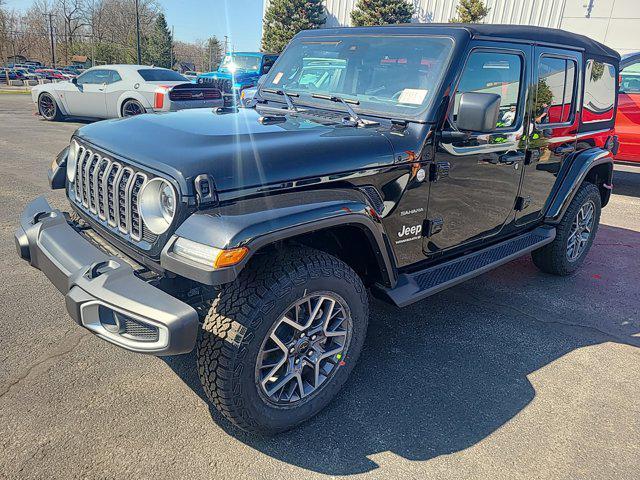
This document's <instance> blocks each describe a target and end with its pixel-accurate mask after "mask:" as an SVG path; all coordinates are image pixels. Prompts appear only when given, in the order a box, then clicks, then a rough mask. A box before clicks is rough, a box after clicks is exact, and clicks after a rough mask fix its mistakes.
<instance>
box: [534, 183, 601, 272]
mask: <svg viewBox="0 0 640 480" xmlns="http://www.w3.org/2000/svg"><path fill="white" fill-rule="evenodd" d="M601 208H602V207H601V198H600V191H599V190H598V187H596V186H595V185H594V184H593V183H588V182H585V183H583V184H582V185H581V186H580V188H579V189H578V192H577V193H576V195H575V197H573V200H572V201H571V203H570V204H569V207H568V208H567V211H566V212H565V214H564V217H562V221H561V222H560V223H559V224H558V226H557V228H556V238H555V239H554V240H553V242H551V243H549V244H548V245H545V246H544V247H542V248H539V249H538V250H535V251H533V252H532V253H531V257H532V258H533V263H534V264H535V265H536V266H537V267H538V268H539V269H540V270H542V271H543V272H546V273H551V274H553V275H560V276H564V275H570V274H571V273H573V272H575V271H576V270H577V269H578V268H579V267H580V265H582V262H584V259H585V257H586V256H587V254H588V253H589V250H590V249H591V245H592V244H593V240H594V238H595V236H596V233H597V232H598V225H599V224H600V211H601Z"/></svg>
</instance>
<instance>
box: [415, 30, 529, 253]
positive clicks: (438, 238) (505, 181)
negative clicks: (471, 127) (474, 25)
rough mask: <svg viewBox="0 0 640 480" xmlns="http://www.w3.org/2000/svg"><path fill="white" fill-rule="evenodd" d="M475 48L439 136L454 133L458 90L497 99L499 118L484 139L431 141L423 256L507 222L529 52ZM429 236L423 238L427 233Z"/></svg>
mask: <svg viewBox="0 0 640 480" xmlns="http://www.w3.org/2000/svg"><path fill="white" fill-rule="evenodd" d="M501 45H504V46H503V47H502V46H501V47H500V48H496V47H495V43H488V42H478V43H476V44H475V45H474V47H473V48H472V50H471V51H469V52H468V56H467V59H466V63H465V66H464V69H463V72H462V74H461V77H460V79H459V81H458V85H457V89H456V93H455V94H454V105H453V106H452V108H450V111H451V114H450V116H449V118H448V120H447V125H446V126H445V130H453V131H456V130H457V129H456V119H457V108H458V105H459V102H460V96H461V94H462V93H464V92H484V93H495V94H498V95H500V96H501V102H500V115H499V118H498V124H497V125H496V129H495V131H494V132H493V133H491V134H475V133H471V134H469V135H468V136H466V137H460V138H449V139H447V138H446V137H443V138H442V139H441V140H439V141H438V143H437V148H436V156H435V164H434V171H433V172H432V180H434V181H433V184H432V186H431V191H430V194H429V208H428V219H429V224H430V225H432V227H431V230H432V231H433V228H434V226H435V228H436V230H437V229H438V228H440V227H437V226H436V225H437V224H438V223H439V222H440V223H441V230H440V231H439V232H438V233H437V234H435V235H431V236H430V237H428V238H425V240H424V244H423V249H424V251H425V253H426V254H433V253H437V252H441V251H446V250H447V249H451V248H454V247H458V246H462V245H465V244H468V243H470V242H472V241H474V240H480V239H486V238H489V237H492V236H495V235H497V234H498V233H499V232H500V231H501V230H502V228H503V226H504V225H505V224H506V223H507V222H509V221H512V220H513V218H514V205H515V202H516V197H517V194H518V187H519V184H520V176H521V175H520V174H521V172H522V165H523V163H524V160H525V142H524V131H525V128H526V123H525V118H526V115H525V113H526V103H527V102H526V93H527V84H528V83H527V79H528V78H529V77H528V75H529V68H528V64H527V58H528V57H529V56H530V55H531V49H532V47H530V46H528V45H519V44H507V43H505V44H501ZM427 234H428V232H427Z"/></svg>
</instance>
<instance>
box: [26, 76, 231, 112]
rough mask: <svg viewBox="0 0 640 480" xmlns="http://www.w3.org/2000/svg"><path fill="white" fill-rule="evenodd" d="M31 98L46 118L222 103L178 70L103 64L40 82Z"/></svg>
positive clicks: (214, 92) (217, 93)
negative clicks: (69, 77)
mask: <svg viewBox="0 0 640 480" xmlns="http://www.w3.org/2000/svg"><path fill="white" fill-rule="evenodd" d="M31 97H32V99H33V102H34V104H35V105H36V108H37V111H38V113H39V114H40V115H41V116H42V117H43V118H44V119H46V120H62V119H63V118H64V117H80V118H91V119H94V118H117V117H129V116H132V115H139V114H141V113H152V112H168V111H176V110H182V109H186V108H204V107H222V106H223V105H224V101H223V99H222V94H221V92H220V91H219V90H218V89H216V88H214V87H212V86H207V85H206V84H202V85H198V84H193V83H191V82H190V81H189V80H188V79H187V78H185V77H183V76H182V75H180V74H179V73H177V72H174V71H173V70H168V69H166V68H158V67H149V66H144V65H101V66H99V67H93V68H90V69H88V70H86V71H85V72H84V73H82V75H80V76H78V77H77V78H73V79H72V80H69V81H64V82H59V83H47V84H43V85H37V86H35V87H33V89H32V90H31Z"/></svg>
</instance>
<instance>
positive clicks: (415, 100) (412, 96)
mask: <svg viewBox="0 0 640 480" xmlns="http://www.w3.org/2000/svg"><path fill="white" fill-rule="evenodd" d="M427 93H429V90H423V89H420V88H405V89H404V90H403V91H402V93H401V94H400V98H398V101H399V102H400V103H410V104H412V105H422V102H424V99H425V98H426V96H427Z"/></svg>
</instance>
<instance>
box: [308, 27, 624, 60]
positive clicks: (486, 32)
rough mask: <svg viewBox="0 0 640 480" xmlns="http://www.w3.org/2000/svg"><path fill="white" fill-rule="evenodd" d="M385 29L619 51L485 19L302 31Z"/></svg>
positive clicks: (570, 36) (575, 36) (560, 34)
mask: <svg viewBox="0 0 640 480" xmlns="http://www.w3.org/2000/svg"><path fill="white" fill-rule="evenodd" d="M382 31H388V32H389V33H392V32H393V33H414V34H425V33H433V34H439V35H442V34H446V33H456V34H457V35H454V36H459V35H460V33H462V32H466V33H467V34H468V35H469V36H471V37H485V38H493V39H496V40H498V39H502V40H518V41H525V42H528V43H540V44H554V45H558V46H562V45H564V46H567V47H571V48H574V49H580V50H584V51H585V52H587V53H589V54H591V55H597V56H602V57H609V58H612V59H615V60H617V61H620V54H619V53H618V52H616V51H615V50H613V49H612V48H609V47H607V46H606V45H603V44H602V43H600V42H597V41H595V40H592V39H591V38H589V37H585V36H584V35H579V34H577V33H571V32H566V31H564V30H559V29H557V28H545V27H532V26H528V25H502V24H500V25H499V24H486V23H405V24H400V25H385V26H381V27H342V28H327V29H318V30H307V31H305V32H303V33H302V35H304V36H307V35H312V36H316V35H323V34H325V35H332V34H334V35H339V34H346V33H351V34H375V33H381V32H382Z"/></svg>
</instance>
